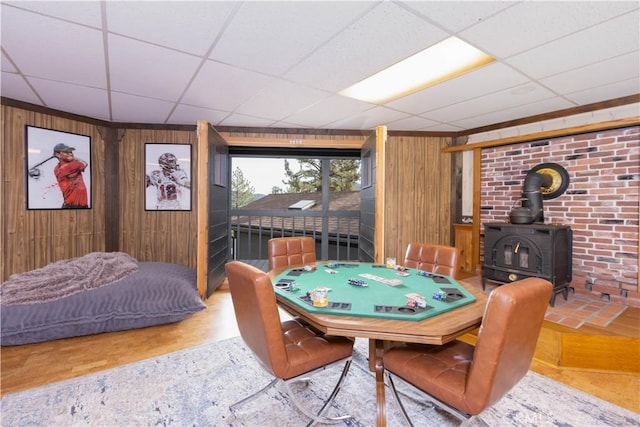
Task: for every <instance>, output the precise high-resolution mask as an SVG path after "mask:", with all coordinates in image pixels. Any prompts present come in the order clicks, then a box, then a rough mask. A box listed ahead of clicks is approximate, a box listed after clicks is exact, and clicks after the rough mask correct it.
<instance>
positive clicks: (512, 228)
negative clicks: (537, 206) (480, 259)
mask: <svg viewBox="0 0 640 427" xmlns="http://www.w3.org/2000/svg"><path fill="white" fill-rule="evenodd" d="M572 244H573V235H572V231H571V228H570V227H569V226H566V225H555V224H508V223H488V224H485V233H484V265H483V267H484V271H483V274H482V289H483V290H484V289H485V286H486V283H487V281H493V282H497V283H499V284H504V283H510V282H515V281H516V280H520V279H524V278H527V277H540V278H543V279H546V280H548V281H549V282H551V283H552V284H553V293H552V295H551V301H550V304H551V306H552V307H553V305H554V303H555V298H556V295H557V294H558V293H562V295H563V297H564V299H565V300H566V299H567V295H568V289H569V284H570V283H571V274H572V269H571V259H572Z"/></svg>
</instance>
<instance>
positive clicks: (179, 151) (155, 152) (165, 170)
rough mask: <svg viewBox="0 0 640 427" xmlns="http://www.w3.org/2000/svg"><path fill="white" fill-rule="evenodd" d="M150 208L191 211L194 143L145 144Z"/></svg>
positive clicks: (147, 207) (146, 180) (148, 203)
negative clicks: (192, 152)
mask: <svg viewBox="0 0 640 427" xmlns="http://www.w3.org/2000/svg"><path fill="white" fill-rule="evenodd" d="M144 166H145V180H144V181H145V200H144V203H145V205H144V206H145V207H144V209H145V210H147V211H190V210H191V145H188V144H156V143H147V144H145V145H144Z"/></svg>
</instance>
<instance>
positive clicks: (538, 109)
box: [451, 97, 573, 129]
mask: <svg viewBox="0 0 640 427" xmlns="http://www.w3.org/2000/svg"><path fill="white" fill-rule="evenodd" d="M569 107H573V104H571V103H570V102H568V101H567V100H565V99H563V98H560V97H553V98H548V99H543V100H540V101H536V102H531V103H528V104H519V105H516V106H514V107H512V108H509V109H507V110H500V111H494V112H492V113H488V114H480V115H478V116H475V117H469V118H466V119H461V120H453V121H452V122H451V123H452V124H454V125H456V126H460V127H461V128H463V129H469V128H474V127H480V126H483V124H485V123H500V122H505V121H509V120H515V119H519V118H522V117H529V116H534V115H537V114H542V113H545V112H547V111H556V110H562V109H565V108H569Z"/></svg>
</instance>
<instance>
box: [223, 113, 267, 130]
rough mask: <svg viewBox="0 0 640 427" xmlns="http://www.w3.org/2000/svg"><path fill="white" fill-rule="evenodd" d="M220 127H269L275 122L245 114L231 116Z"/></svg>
mask: <svg viewBox="0 0 640 427" xmlns="http://www.w3.org/2000/svg"><path fill="white" fill-rule="evenodd" d="M219 125H220V126H243V127H244V126H251V127H268V126H272V125H273V120H265V119H260V118H257V117H250V116H245V115H243V114H230V115H229V116H227V117H225V118H224V120H222V121H221V122H220V123H219Z"/></svg>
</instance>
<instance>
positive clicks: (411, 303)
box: [407, 294, 427, 308]
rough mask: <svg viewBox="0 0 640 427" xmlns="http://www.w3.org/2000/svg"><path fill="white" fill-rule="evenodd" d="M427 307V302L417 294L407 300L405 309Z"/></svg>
mask: <svg viewBox="0 0 640 427" xmlns="http://www.w3.org/2000/svg"><path fill="white" fill-rule="evenodd" d="M426 306H427V300H426V299H425V298H424V297H423V296H422V295H418V294H411V295H409V296H408V298H407V307H411V308H425V307H426Z"/></svg>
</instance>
